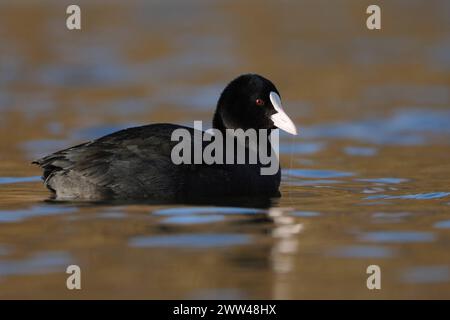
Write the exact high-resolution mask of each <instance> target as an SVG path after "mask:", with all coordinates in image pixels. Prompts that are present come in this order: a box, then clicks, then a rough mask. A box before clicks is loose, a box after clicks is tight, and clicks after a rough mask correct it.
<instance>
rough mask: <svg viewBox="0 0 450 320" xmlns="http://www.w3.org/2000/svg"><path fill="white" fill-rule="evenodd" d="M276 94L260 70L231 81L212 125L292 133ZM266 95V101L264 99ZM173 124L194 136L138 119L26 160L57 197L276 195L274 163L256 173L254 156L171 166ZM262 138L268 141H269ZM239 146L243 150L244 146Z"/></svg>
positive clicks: (258, 166)
mask: <svg viewBox="0 0 450 320" xmlns="http://www.w3.org/2000/svg"><path fill="white" fill-rule="evenodd" d="M276 92H278V91H277V90H276V88H275V86H274V85H273V84H272V83H271V82H270V81H269V80H267V79H265V78H263V77H261V76H257V75H244V76H241V77H239V78H237V79H235V80H234V81H232V82H231V83H230V84H229V85H228V86H227V88H225V90H224V92H223V93H222V95H221V97H220V99H219V102H218V105H217V109H216V113H215V115H214V121H213V126H214V128H215V129H217V130H218V131H219V132H220V133H224V134H226V132H225V131H226V129H230V128H231V129H240V128H243V129H249V128H253V129H268V130H271V129H274V128H276V127H277V126H278V127H280V128H283V129H285V130H287V131H289V132H291V133H295V134H296V131H295V127H293V124H292V122H290V119H289V118H288V117H287V116H286V115H285V113H284V112H283V111H282V109H281V102H280V101H279V96H278V94H276ZM269 95H270V98H269ZM254 99H256V100H254ZM262 99H264V100H262ZM269 100H270V101H271V102H272V103H270V102H264V101H269ZM255 101H256V105H255V106H254V104H255ZM261 101H263V102H264V103H261ZM280 110H281V111H280ZM274 116H277V117H280V116H282V118H274ZM283 117H284V118H283ZM272 118H273V120H271V119H272ZM286 119H287V120H286ZM281 120H283V121H284V122H283V121H281ZM277 124H279V125H277ZM286 128H287V129H286ZM176 129H185V130H188V131H189V132H190V133H191V134H192V135H194V129H192V128H188V127H183V126H179V125H175V124H152V125H145V126H141V127H134V128H129V129H125V130H121V131H118V132H115V133H112V134H110V135H107V136H104V137H101V138H99V139H97V140H94V141H91V142H87V143H83V144H80V145H77V146H74V147H71V148H68V149H64V150H61V151H58V152H55V153H53V154H50V155H48V156H45V157H43V158H41V159H38V160H36V161H34V162H33V163H35V164H38V165H39V166H40V167H41V168H42V169H43V176H42V178H43V180H44V184H45V185H46V186H47V188H48V189H50V190H51V191H52V192H53V193H54V196H55V197H56V199H63V200H65V199H70V200H103V199H149V200H157V201H161V202H163V201H169V202H170V201H188V200H192V199H194V198H208V197H224V196H230V197H233V196H240V197H242V196H244V197H245V196H265V197H271V196H278V195H279V191H278V188H279V185H280V176H281V175H280V168H279V166H277V169H278V170H277V171H276V172H275V174H271V175H263V174H261V168H262V167H263V166H265V165H262V164H261V162H260V161H259V160H258V162H257V163H256V164H249V163H246V164H236V163H234V164H226V163H225V162H224V163H223V164H221V163H213V164H206V163H201V164H197V163H194V162H191V163H190V164H189V163H182V164H175V163H174V161H173V159H172V150H173V148H174V147H175V145H177V143H178V142H177V141H172V133H173V132H174V130H176ZM266 140H267V138H266ZM266 142H267V143H268V144H269V145H270V141H269V140H267V141H266ZM190 143H191V144H193V143H194V141H191V142H190ZM202 144H203V147H205V145H206V144H207V143H206V142H205V141H202ZM224 144H225V142H224ZM223 146H225V145H223ZM246 149H247V151H248V146H247V147H246ZM277 165H278V164H277Z"/></svg>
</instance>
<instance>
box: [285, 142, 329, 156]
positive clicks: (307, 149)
mask: <svg viewBox="0 0 450 320" xmlns="http://www.w3.org/2000/svg"><path fill="white" fill-rule="evenodd" d="M325 145H326V143H324V142H304V141H302V142H299V143H295V144H293V143H289V144H287V143H286V144H285V143H284V144H281V146H280V153H287V154H290V153H295V154H314V153H317V152H319V151H321V150H323V149H324V147H325Z"/></svg>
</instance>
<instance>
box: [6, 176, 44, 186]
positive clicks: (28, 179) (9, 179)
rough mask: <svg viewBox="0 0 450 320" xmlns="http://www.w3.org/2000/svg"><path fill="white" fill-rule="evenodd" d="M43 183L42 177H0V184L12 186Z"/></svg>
mask: <svg viewBox="0 0 450 320" xmlns="http://www.w3.org/2000/svg"><path fill="white" fill-rule="evenodd" d="M37 181H41V177H39V176H32V177H0V184H12V183H23V182H37Z"/></svg>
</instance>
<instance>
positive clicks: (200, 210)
mask: <svg viewBox="0 0 450 320" xmlns="http://www.w3.org/2000/svg"><path fill="white" fill-rule="evenodd" d="M265 212H266V211H265V210H260V209H253V208H237V207H178V208H167V209H161V210H156V211H153V212H152V213H153V214H156V215H169V216H170V215H198V214H210V213H218V214H258V213H265Z"/></svg>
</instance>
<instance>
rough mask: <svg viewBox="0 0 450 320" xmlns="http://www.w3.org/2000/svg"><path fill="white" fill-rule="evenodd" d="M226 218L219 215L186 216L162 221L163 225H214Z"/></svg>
mask: <svg viewBox="0 0 450 320" xmlns="http://www.w3.org/2000/svg"><path fill="white" fill-rule="evenodd" d="M224 219H225V218H224V216H219V215H207V216H199V215H186V216H173V217H168V218H165V219H164V220H162V222H163V223H169V224H202V223H213V222H219V221H223V220H224Z"/></svg>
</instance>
